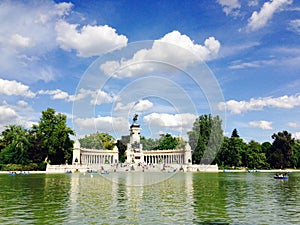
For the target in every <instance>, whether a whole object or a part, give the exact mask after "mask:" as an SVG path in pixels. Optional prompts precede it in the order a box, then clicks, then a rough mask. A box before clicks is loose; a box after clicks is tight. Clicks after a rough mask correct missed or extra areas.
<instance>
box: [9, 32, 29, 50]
mask: <svg viewBox="0 0 300 225" xmlns="http://www.w3.org/2000/svg"><path fill="white" fill-rule="evenodd" d="M9 42H10V44H11V45H13V46H16V47H21V48H27V47H29V46H30V38H29V37H23V36H22V35H19V34H13V35H12V36H11V37H10V41H9Z"/></svg>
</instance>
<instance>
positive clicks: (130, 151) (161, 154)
mask: <svg viewBox="0 0 300 225" xmlns="http://www.w3.org/2000/svg"><path fill="white" fill-rule="evenodd" d="M136 121H137V116H135V117H134V120H133V123H132V125H131V126H130V136H129V137H130V138H129V143H128V144H127V150H126V152H125V154H126V163H127V164H181V165H183V164H184V165H191V164H192V150H191V147H190V145H189V144H188V143H187V144H186V146H185V147H184V148H182V149H172V150H150V151H149V150H147V151H146V150H143V146H142V144H141V143H140V140H141V128H140V125H139V124H138V123H136ZM118 159H119V152H118V148H117V147H116V146H115V147H114V149H113V150H98V149H85V148H81V147H80V143H79V141H78V140H77V141H76V142H75V144H74V149H73V161H72V162H73V164H86V165H101V164H117V163H118Z"/></svg>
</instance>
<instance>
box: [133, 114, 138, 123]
mask: <svg viewBox="0 0 300 225" xmlns="http://www.w3.org/2000/svg"><path fill="white" fill-rule="evenodd" d="M138 116H139V115H138V114H134V117H133V123H135V122H136V121H137V120H138Z"/></svg>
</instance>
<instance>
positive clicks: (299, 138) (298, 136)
mask: <svg viewBox="0 0 300 225" xmlns="http://www.w3.org/2000/svg"><path fill="white" fill-rule="evenodd" d="M292 136H293V138H295V139H297V140H300V132H296V133H294V134H292Z"/></svg>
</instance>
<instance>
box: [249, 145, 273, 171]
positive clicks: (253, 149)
mask: <svg viewBox="0 0 300 225" xmlns="http://www.w3.org/2000/svg"><path fill="white" fill-rule="evenodd" d="M266 161H267V160H266V155H265V153H264V152H263V151H262V145H261V144H260V143H258V142H256V141H253V140H252V141H250V142H249V143H248V144H247V147H246V149H245V154H244V157H243V165H244V166H245V167H248V168H252V169H261V168H267V167H268V166H267V164H266Z"/></svg>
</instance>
